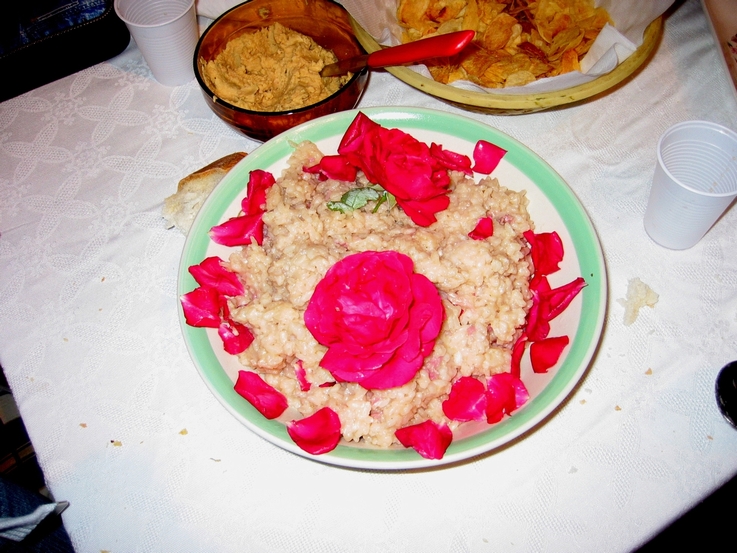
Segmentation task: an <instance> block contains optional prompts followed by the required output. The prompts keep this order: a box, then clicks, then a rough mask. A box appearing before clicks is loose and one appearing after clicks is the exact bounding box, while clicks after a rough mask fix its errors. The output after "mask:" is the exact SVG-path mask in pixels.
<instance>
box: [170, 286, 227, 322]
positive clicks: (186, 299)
mask: <svg viewBox="0 0 737 553" xmlns="http://www.w3.org/2000/svg"><path fill="white" fill-rule="evenodd" d="M179 300H180V302H181V303H182V311H183V312H184V319H185V320H186V321H187V324H188V325H190V326H196V327H209V328H217V327H218V326H220V302H219V295H218V292H217V290H215V289H213V288H203V287H199V288H195V289H194V290H192V291H191V292H188V293H187V294H184V295H183V296H182V297H180V298H179Z"/></svg>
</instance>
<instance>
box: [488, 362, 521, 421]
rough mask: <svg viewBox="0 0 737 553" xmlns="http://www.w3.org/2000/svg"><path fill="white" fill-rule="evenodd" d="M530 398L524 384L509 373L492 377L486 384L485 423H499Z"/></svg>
mask: <svg viewBox="0 0 737 553" xmlns="http://www.w3.org/2000/svg"><path fill="white" fill-rule="evenodd" d="M529 398H530V394H529V393H528V392H527V388H525V385H524V383H523V382H522V381H521V380H520V379H519V378H517V377H516V376H514V375H513V374H511V373H499V374H495V375H492V376H491V377H490V378H489V380H488V381H487V383H486V399H487V404H486V421H487V422H488V423H489V424H493V423H495V422H499V421H500V420H501V419H502V417H503V416H504V415H505V414H506V415H511V414H512V413H513V412H514V411H516V410H517V409H519V408H520V407H522V405H524V404H525V403H526V402H527V400H528V399H529Z"/></svg>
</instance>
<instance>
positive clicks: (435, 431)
mask: <svg viewBox="0 0 737 553" xmlns="http://www.w3.org/2000/svg"><path fill="white" fill-rule="evenodd" d="M394 435H395V436H396V437H397V440H399V442H400V443H401V444H402V445H403V446H404V447H411V448H413V449H414V450H415V451H416V452H417V453H419V454H420V455H421V456H423V457H424V458H425V459H442V458H443V456H444V455H445V451H446V450H447V449H448V446H450V443H451V442H452V441H453V433H452V432H451V430H450V428H448V425H447V424H438V423H436V422H435V421H433V420H429V419H428V420H426V421H424V422H421V423H419V424H414V425H412V426H405V427H404V428H400V429H399V430H397V431H396V432H395V433H394Z"/></svg>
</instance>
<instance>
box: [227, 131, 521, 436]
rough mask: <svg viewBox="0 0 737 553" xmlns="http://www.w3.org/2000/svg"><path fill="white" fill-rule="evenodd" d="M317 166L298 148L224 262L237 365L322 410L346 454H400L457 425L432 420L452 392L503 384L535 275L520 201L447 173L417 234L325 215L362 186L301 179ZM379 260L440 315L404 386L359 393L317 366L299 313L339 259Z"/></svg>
mask: <svg viewBox="0 0 737 553" xmlns="http://www.w3.org/2000/svg"><path fill="white" fill-rule="evenodd" d="M322 157H323V154H322V153H321V152H320V151H319V150H318V148H317V147H316V146H315V145H314V144H312V143H310V142H304V143H302V144H300V145H299V146H298V147H297V148H296V150H295V152H294V153H293V155H292V156H291V158H290V160H289V163H288V168H287V169H286V170H285V171H284V173H283V174H282V175H281V177H280V178H278V179H277V180H276V183H275V184H274V185H273V186H271V188H269V190H268V192H267V194H266V211H265V213H264V215H263V222H264V227H265V230H264V237H263V242H262V244H261V245H258V244H256V243H255V242H253V243H251V244H250V245H248V246H245V247H243V248H241V249H239V250H238V251H237V252H236V253H233V254H232V255H231V256H230V259H229V262H228V264H227V265H228V268H229V269H230V270H231V271H233V272H235V273H236V274H237V275H239V277H240V280H241V281H242V282H243V285H244V289H245V295H244V296H243V297H239V298H236V299H235V300H234V301H232V302H231V304H232V305H231V308H230V315H231V317H232V318H233V320H234V321H237V322H238V323H240V324H243V325H245V326H246V327H247V328H248V329H250V330H251V332H252V334H253V337H254V339H253V342H252V343H251V344H250V346H249V347H248V348H247V349H245V351H243V352H242V353H240V354H239V360H240V362H241V363H242V364H243V365H244V366H245V367H247V368H248V369H251V370H253V371H254V372H256V373H257V374H258V375H260V376H261V378H262V379H263V380H264V381H265V382H266V383H268V384H269V385H270V386H272V387H273V388H275V389H276V390H278V391H279V392H281V393H282V394H283V395H284V396H285V397H286V398H287V400H288V403H289V406H290V407H292V408H293V409H296V410H297V411H298V412H299V413H301V414H302V415H303V416H304V417H308V416H310V415H313V414H314V413H316V412H317V411H318V410H320V409H322V408H323V407H329V408H330V409H332V410H333V411H334V412H335V413H337V415H338V417H339V419H340V426H341V429H340V432H341V434H342V438H343V439H344V440H347V441H349V442H362V443H365V444H369V445H372V446H377V447H382V448H385V447H389V446H392V445H393V444H396V443H398V441H397V438H396V436H395V432H396V431H397V430H398V429H400V428H403V427H407V426H409V425H413V424H418V423H421V422H423V421H427V420H432V421H435V422H437V423H439V424H445V425H448V426H449V427H450V428H451V429H454V428H456V427H457V426H458V424H460V423H459V422H458V421H453V420H449V419H448V417H447V416H446V415H445V413H444V412H443V408H442V404H443V402H444V401H445V400H447V399H448V396H449V393H450V390H451V387H452V385H453V383H454V382H456V381H458V379H460V378H462V377H474V378H476V379H479V380H482V381H484V380H486V379H487V378H489V377H490V376H491V375H494V374H498V373H503V372H509V370H510V362H511V357H512V349H513V346H514V344H515V343H516V342H517V340H518V339H519V338H520V335H521V333H522V329H523V328H524V326H525V321H526V317H527V314H528V312H529V310H530V308H531V306H532V304H533V301H532V292H531V290H530V279H531V276H532V271H533V267H532V262H531V260H530V246H529V244H528V242H527V241H526V240H525V239H524V237H523V233H525V232H526V231H531V230H533V228H534V227H533V223H532V221H531V220H530V217H529V215H528V213H527V198H526V196H525V193H524V192H516V191H512V190H509V189H506V188H504V187H503V186H501V185H500V184H499V182H498V181H497V180H496V179H494V178H491V177H486V178H483V179H482V180H480V181H479V182H476V181H475V180H474V179H473V178H471V177H470V176H467V175H466V174H464V173H463V172H460V171H450V178H451V184H450V186H449V191H450V194H449V196H450V204H449V206H448V208H447V209H445V210H443V211H440V212H439V213H437V222H435V223H434V224H432V225H429V226H426V227H423V226H418V225H417V224H415V223H414V222H413V221H412V220H411V219H410V218H409V217H408V216H407V214H406V213H405V211H404V210H402V209H399V208H398V207H396V206H395V205H393V204H392V202H390V201H388V202H383V203H378V204H377V203H369V204H367V205H365V206H363V207H360V208H358V209H354V210H352V211H348V212H342V211H340V210H336V209H334V204H331V202H336V201H339V200H340V198H341V197H342V196H343V194H345V193H346V192H348V191H349V190H350V189H355V188H356V187H359V188H361V187H369V186H371V184H370V183H369V182H368V181H367V180H366V178H365V176H364V174H363V173H361V172H359V173H358V177H357V179H358V180H357V182H345V181H341V180H334V179H330V178H327V179H325V178H321V177H320V176H319V175H317V174H314V173H310V172H306V171H305V170H304V168H305V167H312V166H314V165H315V164H317V163H318V162H319V161H320V159H321V158H322ZM377 206H378V207H377ZM485 217H490V218H491V219H492V220H493V225H494V226H493V234H492V235H491V236H489V237H487V238H485V239H483V240H475V239H472V238H471V237H469V230H470V229H473V228H474V227H475V226H476V224H477V223H478V222H479V220H481V219H483V218H485ZM388 250H392V251H395V252H399V253H401V254H405V255H407V256H409V257H410V258H411V259H412V261H413V262H414V271H415V272H416V273H418V274H421V275H424V276H425V277H427V279H429V280H430V281H431V282H432V283H433V284H434V285H435V286H436V287H437V290H438V292H439V294H440V299H441V301H442V305H443V308H444V319H443V323H442V327H441V330H440V333H439V335H438V336H437V339H436V340H435V344H434V348H433V349H432V352H431V353H430V354H429V355H428V356H427V357H425V359H424V362H423V364H422V366H421V368H420V370H419V371H418V372H417V373H416V374H415V376H414V377H413V378H412V379H411V380H410V381H409V382H407V383H406V384H404V385H401V386H398V387H393V388H389V389H366V388H364V387H362V386H361V385H360V384H359V383H357V382H341V381H336V378H335V377H334V376H333V374H331V373H330V372H329V371H328V370H326V369H324V368H322V367H321V365H320V363H321V360H322V358H323V356H324V355H325V353H326V349H327V348H326V347H325V346H323V345H321V344H320V343H319V342H318V341H317V340H316V339H315V337H313V335H312V333H311V332H310V331H309V330H308V328H307V326H306V324H305V311H306V309H307V307H308V303H309V302H310V299H311V297H312V295H313V292H314V291H315V288H316V286H317V285H318V283H319V282H320V281H321V280H322V279H323V278H324V277H325V275H326V273H327V271H328V270H329V269H330V268H331V267H332V266H333V265H335V264H336V263H337V262H338V261H340V260H341V259H344V258H346V257H347V256H349V255H351V254H355V253H357V252H369V251H376V252H382V251H388ZM305 383H308V385H305Z"/></svg>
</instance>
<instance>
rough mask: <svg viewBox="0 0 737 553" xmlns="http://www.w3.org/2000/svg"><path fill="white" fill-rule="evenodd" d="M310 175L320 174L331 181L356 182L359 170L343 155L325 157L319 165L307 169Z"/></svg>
mask: <svg viewBox="0 0 737 553" xmlns="http://www.w3.org/2000/svg"><path fill="white" fill-rule="evenodd" d="M305 171H306V172H308V173H320V174H322V175H325V176H326V177H327V178H329V179H334V180H341V181H345V182H354V181H355V180H356V174H357V169H356V166H355V165H353V164H352V163H351V162H350V161H349V160H348V158H346V157H345V156H341V155H334V156H323V158H322V159H321V160H320V162H319V163H318V164H317V165H313V166H312V167H309V168H306V169H305Z"/></svg>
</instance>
